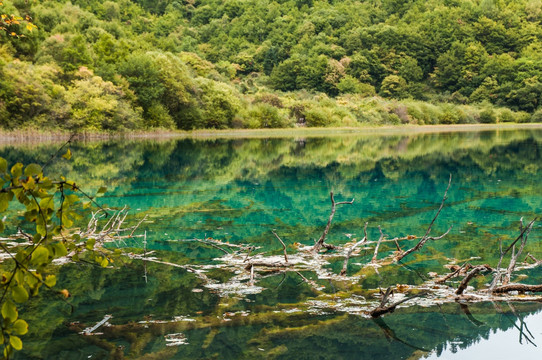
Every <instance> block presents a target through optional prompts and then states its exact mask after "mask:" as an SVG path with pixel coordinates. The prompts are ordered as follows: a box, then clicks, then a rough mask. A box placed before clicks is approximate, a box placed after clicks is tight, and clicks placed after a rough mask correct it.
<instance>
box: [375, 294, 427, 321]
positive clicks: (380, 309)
mask: <svg viewBox="0 0 542 360" xmlns="http://www.w3.org/2000/svg"><path fill="white" fill-rule="evenodd" d="M390 294H391V287H389V288H388V289H387V290H386V293H385V294H384V297H383V298H382V302H381V303H380V306H378V307H377V308H376V309H373V310H371V311H370V312H369V315H371V317H373V318H377V317H380V316H382V315H384V314H387V313H389V312H394V311H395V309H396V308H397V306H398V305H401V304H402V303H404V302H407V301H408V300H412V299H414V298H417V297H420V296H422V295H425V292H424V293H420V294H416V295H411V296H407V297H406V298H404V299H402V300H399V301H396V302H394V303H393V304H391V305H388V306H385V304H386V302H387V301H388V297H389V295H390Z"/></svg>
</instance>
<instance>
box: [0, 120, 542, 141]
mask: <svg viewBox="0 0 542 360" xmlns="http://www.w3.org/2000/svg"><path fill="white" fill-rule="evenodd" d="M495 130H502V131H509V130H542V124H540V123H537V124H512V123H505V124H459V125H394V126H392V125H387V126H375V125H365V126H359V127H329V128H321V127H320V128H317V127H315V128H307V127H293V128H288V129H226V130H216V129H207V130H194V131H181V130H153V131H131V132H117V133H107V132H85V133H80V134H76V135H75V136H74V137H73V140H74V141H83V142H85V141H100V140H110V139H126V140H138V139H151V140H167V139H172V138H194V139H213V138H286V137H328V136H348V135H352V136H360V135H396V134H416V133H419V134H429V133H445V132H479V131H495ZM72 135H73V134H71V133H70V132H67V131H51V132H48V131H39V130H14V131H0V144H16V143H20V142H25V143H33V142H35V143H46V142H61V141H68V140H69V139H70V138H71V137H72Z"/></svg>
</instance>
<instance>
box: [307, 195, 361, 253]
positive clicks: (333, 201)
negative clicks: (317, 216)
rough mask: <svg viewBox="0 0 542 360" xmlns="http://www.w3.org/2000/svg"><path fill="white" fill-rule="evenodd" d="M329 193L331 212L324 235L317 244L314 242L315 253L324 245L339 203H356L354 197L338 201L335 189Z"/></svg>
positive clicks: (313, 249) (313, 250)
mask: <svg viewBox="0 0 542 360" xmlns="http://www.w3.org/2000/svg"><path fill="white" fill-rule="evenodd" d="M329 194H330V197H331V213H330V214H329V219H328V221H327V224H326V227H325V229H324V232H323V233H322V236H320V239H318V241H317V242H316V244H314V246H313V248H312V250H311V251H312V252H313V253H315V254H317V253H318V251H320V248H321V247H322V246H323V245H324V241H325V240H326V236H327V233H328V232H329V228H330V227H331V221H332V220H333V216H334V215H335V210H336V207H337V205H343V204H353V203H354V199H352V201H340V202H338V203H336V202H335V198H334V197H333V191H331V192H330V193H329Z"/></svg>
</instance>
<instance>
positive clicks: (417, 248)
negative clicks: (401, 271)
mask: <svg viewBox="0 0 542 360" xmlns="http://www.w3.org/2000/svg"><path fill="white" fill-rule="evenodd" d="M451 184H452V174H450V179H449V180H448V186H447V187H446V191H445V192H444V196H443V197H442V202H441V203H440V207H439V208H438V210H437V213H436V214H435V216H434V217H433V220H431V223H430V224H429V227H428V228H427V231H426V232H425V235H424V236H423V237H422V238H421V240H420V241H419V242H418V244H416V246H414V247H413V248H410V249H408V250H407V251H404V252H402V253H400V254H398V255H397V256H396V258H395V261H397V262H399V261H401V260H402V259H403V258H404V257H405V256H407V255H409V254H410V253H413V252H414V251H418V250H419V249H421V248H422V247H423V246H424V245H425V243H426V242H427V240H438V239H442V238H443V237H444V236H446V235H448V233H449V232H450V230H452V226H450V228H449V229H448V230H447V231H446V232H445V233H444V234H442V235H440V236H438V237H430V236H429V233H430V232H431V228H432V227H433V224H434V223H435V221H436V220H437V217H438V216H439V214H440V212H441V210H442V208H443V207H444V202H445V201H446V200H447V199H448V190H449V189H450V185H451Z"/></svg>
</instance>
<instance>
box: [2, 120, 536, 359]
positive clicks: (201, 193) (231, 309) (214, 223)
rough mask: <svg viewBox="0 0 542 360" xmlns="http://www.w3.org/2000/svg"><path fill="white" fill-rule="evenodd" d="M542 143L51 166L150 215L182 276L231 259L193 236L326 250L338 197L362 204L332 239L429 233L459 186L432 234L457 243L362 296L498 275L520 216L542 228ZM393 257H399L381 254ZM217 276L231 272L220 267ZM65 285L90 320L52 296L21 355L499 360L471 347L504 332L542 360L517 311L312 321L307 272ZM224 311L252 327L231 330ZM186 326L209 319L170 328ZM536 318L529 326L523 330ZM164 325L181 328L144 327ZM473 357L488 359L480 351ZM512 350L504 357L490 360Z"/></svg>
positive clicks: (416, 145) (532, 328)
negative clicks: (222, 285) (231, 285)
mask: <svg viewBox="0 0 542 360" xmlns="http://www.w3.org/2000/svg"><path fill="white" fill-rule="evenodd" d="M541 144H542V131H535V130H532V131H531V130H529V131H527V130H521V131H489V132H472V133H445V134H412V135H389V136H376V135H374V134H371V135H368V136H359V135H356V136H352V135H349V136H337V137H321V138H318V137H316V138H312V137H306V138H297V139H296V138H284V139H282V138H274V139H212V140H191V139H183V140H167V141H138V142H124V141H107V142H89V143H76V144H75V145H73V146H72V153H73V160H72V161H70V162H67V161H64V160H63V159H57V160H56V161H54V162H53V163H52V164H51V165H50V166H49V170H50V171H51V172H53V173H63V174H67V175H68V177H70V178H73V179H75V180H76V181H77V182H78V183H80V184H84V185H83V186H84V187H85V188H87V189H89V191H90V192H92V190H93V189H97V188H99V187H100V186H103V185H106V186H108V188H109V192H108V193H107V194H106V196H105V197H104V198H103V199H101V201H103V202H106V203H108V204H109V205H111V206H119V207H121V206H123V205H125V204H127V205H128V206H130V208H131V209H132V217H133V218H140V217H142V216H144V215H148V216H149V218H150V220H151V221H150V222H148V223H145V224H144V225H143V226H142V228H141V231H147V234H148V244H147V247H148V250H149V251H156V253H155V255H156V256H160V257H161V258H164V259H165V260H167V261H170V262H173V263H177V264H187V263H201V264H207V263H212V262H213V258H215V257H217V256H219V255H221V252H220V251H219V250H217V249H215V248H212V247H202V246H200V245H199V244H197V243H194V242H189V241H185V240H187V239H192V238H194V237H197V238H205V237H213V238H217V239H221V240H226V241H230V242H232V243H238V242H243V243H250V244H253V245H256V246H260V247H261V248H262V251H270V252H273V251H276V252H277V254H280V251H281V249H280V247H277V242H276V241H275V240H274V238H273V235H272V233H271V230H272V229H276V231H277V232H278V233H279V234H280V236H281V238H282V239H283V240H284V241H285V243H286V246H287V248H288V249H289V251H292V250H293V249H294V248H295V246H296V245H295V243H305V244H310V243H312V239H315V238H317V237H318V236H320V234H321V231H322V227H323V226H324V225H325V223H326V221H327V216H328V215H329V191H330V190H334V192H335V194H337V195H336V196H337V200H338V201H341V200H349V199H351V198H352V197H353V198H355V199H356V202H355V203H354V204H353V205H352V206H348V207H341V208H340V209H339V210H338V211H337V214H336V216H335V218H334V223H333V226H332V228H331V231H330V233H329V235H328V239H329V241H330V242H331V243H344V242H346V241H349V240H353V239H355V238H356V237H357V238H358V239H359V237H360V235H361V234H362V229H363V225H364V223H365V222H366V221H367V222H369V229H368V230H369V237H370V238H371V239H377V238H378V235H379V233H378V228H377V226H378V225H380V226H381V227H382V229H383V231H384V232H385V233H386V234H389V235H390V236H407V235H410V234H419V233H422V234H423V232H424V231H425V229H426V227H427V224H428V222H429V221H430V220H431V218H432V216H433V215H434V211H435V208H436V207H438V205H439V203H440V199H441V196H442V192H443V190H444V188H445V187H446V184H447V180H448V176H449V174H450V173H452V174H453V183H452V188H451V189H450V192H449V200H448V202H447V205H446V207H445V209H444V210H443V213H442V215H441V216H440V217H439V220H438V223H437V224H436V225H435V228H434V231H435V233H438V232H444V231H445V230H446V229H447V228H448V227H449V226H450V225H454V229H453V231H452V233H451V234H450V235H449V236H448V237H447V238H446V241H437V242H432V243H430V244H428V246H427V248H426V249H425V250H424V252H423V253H422V254H421V255H420V256H419V257H417V258H415V259H412V260H411V261H409V262H408V263H407V264H405V265H404V266H401V267H399V266H393V267H383V268H381V269H379V273H378V275H375V273H374V272H373V273H367V274H363V275H364V276H363V277H360V280H359V284H357V285H359V288H360V289H363V290H367V289H375V288H378V287H382V288H386V287H388V286H391V285H396V284H398V283H407V284H419V283H421V282H423V281H425V280H426V279H427V277H428V275H427V274H428V273H429V272H431V271H436V272H442V271H443V267H442V265H443V264H444V263H447V262H448V261H449V260H450V259H456V260H457V263H463V262H465V261H466V259H469V258H472V257H477V259H474V261H475V262H476V261H484V262H487V263H490V264H493V265H494V264H495V263H496V262H497V261H498V256H499V252H498V239H502V240H503V241H504V242H505V243H506V241H509V240H510V239H513V238H515V236H516V235H517V226H518V220H519V218H520V217H521V216H524V217H525V218H527V219H530V218H533V217H534V216H535V215H537V214H539V212H540V209H541V208H542V183H541V182H540V180H539V179H540V175H542V169H541V164H542V161H541V160H542V154H541V151H540V150H541ZM55 150H56V145H53V144H51V145H25V144H19V145H17V146H14V145H8V146H4V147H3V148H1V149H0V155H1V156H3V157H6V158H8V159H9V160H11V161H21V162H24V163H31V162H37V163H45V162H47V161H48V160H49V158H50V154H52V153H54V152H55ZM17 219H18V218H17V214H13V216H12V218H11V219H10V221H12V223H14V224H16V222H17ZM540 230H541V228H540V226H539V227H537V228H536V229H534V230H533V233H532V234H531V238H530V240H529V241H530V243H529V245H528V249H526V250H525V252H526V253H527V252H530V253H531V254H533V255H534V256H535V257H536V258H538V259H540V258H542V243H541V242H540V238H541V231H540ZM466 239H467V241H466ZM123 246H128V247H133V248H136V249H141V248H143V247H144V244H143V243H142V242H141V240H137V241H133V242H131V243H130V242H128V243H127V244H125V245H123ZM393 250H394V248H393V246H389V247H388V246H387V245H383V246H382V249H381V250H380V254H382V256H384V255H385V254H386V253H389V252H391V251H393ZM367 256H370V254H367ZM341 261H342V259H340V260H339V261H337V263H336V264H335V263H332V264H331V268H333V269H335V267H337V272H338V271H339V270H340V267H341ZM352 263H353V264H352V265H351V267H350V268H349V271H352V272H356V271H358V270H359V269H360V266H358V265H355V261H352ZM74 274H75V275H74ZM212 275H213V276H215V277H218V278H220V277H223V278H226V277H227V275H226V274H223V273H221V272H220V271H219V270H216V271H215V272H214V273H213V274H212ZM522 275H524V276H527V280H526V282H528V283H539V282H540V281H542V274H541V273H540V272H539V271H538V270H532V271H529V272H525V273H524V274H522ZM58 278H59V283H62V284H63V285H64V286H65V287H66V288H68V289H70V292H71V293H72V294H73V297H72V298H71V300H70V301H71V302H72V304H73V305H74V306H75V312H74V313H73V314H71V313H69V311H67V310H66V309H63V308H62V305H58V304H57V303H55V302H53V301H51V299H49V298H47V295H43V296H44V297H43V298H41V299H38V301H41V303H40V305H39V306H37V307H36V308H32V309H30V310H29V312H28V314H29V321H31V322H32V326H31V333H30V334H29V335H28V336H27V337H26V339H25V349H24V351H23V352H22V353H20V355H19V356H20V358H53V357H54V356H56V355H58V354H62V356H61V357H60V358H62V357H63V358H66V359H73V358H88V357H89V356H92V357H93V358H99V357H102V358H107V357H109V356H112V355H111V354H113V351H112V350H111V349H116V348H117V347H118V346H124V349H125V350H123V353H125V354H126V356H127V357H128V356H129V357H131V358H138V357H143V356H145V354H150V353H152V354H155V355H156V354H163V355H161V356H162V357H164V358H168V357H170V358H209V359H210V358H221V359H227V358H231V359H238V358H265V357H275V358H278V359H293V358H295V359H299V358H308V359H309V358H310V359H316V358H333V359H335V358H338V357H342V358H373V359H380V358H393V359H407V358H411V359H415V358H421V357H424V356H429V357H430V358H435V357H436V356H441V358H445V359H447V358H449V357H451V356H459V354H463V353H464V354H466V355H462V356H461V358H463V359H464V358H469V357H470V358H487V357H488V356H485V355H487V354H489V352H487V351H488V350H470V349H478V346H481V344H485V343H486V342H491V345H487V346H489V347H493V348H495V349H496V348H497V347H496V346H497V345H493V344H494V343H493V342H492V341H493V340H492V339H494V338H495V339H497V340H496V341H497V342H498V344H499V345H501V344H503V343H504V340H503V338H504V337H505V338H506V339H507V340H509V342H510V339H512V340H513V341H512V342H513V343H517V342H518V336H519V333H520V331H521V334H522V335H521V336H522V337H521V340H522V343H523V345H521V346H520V347H516V346H515V345H513V344H510V343H508V345H506V346H507V349H512V348H513V349H514V351H515V354H516V355H517V354H521V357H522V358H529V357H531V358H532V355H533V354H539V353H538V351H539V350H538V349H539V347H536V348H535V347H534V346H533V345H532V344H528V343H529V340H530V341H532V342H534V343H535V344H537V345H539V346H540V347H542V345H540V344H538V342H537V341H539V339H538V337H539V335H540V333H541V330H540V328H539V326H538V325H537V322H540V313H539V310H540V307H539V305H538V304H517V305H513V306H514V310H512V309H511V308H510V307H509V306H508V305H506V304H501V305H499V304H497V305H495V306H494V305H492V304H476V305H472V306H468V307H466V305H464V304H463V305H460V304H447V305H446V306H442V307H440V308H439V307H433V308H417V307H412V308H404V309H399V310H397V311H396V313H394V314H390V315H389V316H386V317H385V318H383V319H379V320H375V321H373V320H371V319H365V318H363V317H360V316H352V315H347V314H336V313H328V314H322V313H309V312H307V311H303V310H299V309H298V311H297V312H296V310H295V309H296V307H299V308H301V305H302V304H303V303H305V302H306V301H307V300H309V299H311V298H312V297H314V293H313V291H312V290H311V288H310V287H308V286H307V285H306V284H305V283H301V284H300V283H299V281H300V279H299V277H298V276H297V275H296V274H279V275H276V276H274V277H271V276H270V277H269V278H268V279H266V281H267V282H266V283H265V284H266V285H265V286H266V288H267V290H265V291H264V292H262V293H260V294H256V295H253V296H249V297H247V299H246V300H239V299H235V298H234V297H233V298H228V299H220V298H219V297H218V296H217V295H216V294H214V293H212V292H210V291H208V290H205V291H202V292H199V290H200V289H201V288H202V286H201V283H200V282H199V281H198V279H197V278H196V277H195V276H193V274H190V273H188V272H187V271H185V270H183V269H174V268H169V267H164V266H159V265H158V264H143V263H141V262H138V261H128V262H127V263H126V264H123V266H122V267H121V268H120V269H114V270H112V269H105V270H104V269H99V268H94V267H89V266H86V265H73V266H69V267H66V268H64V269H62V270H61V271H60V274H59V276H58ZM326 286H327V288H326V291H328V292H329V293H330V294H336V293H339V292H340V291H341V289H340V288H335V287H334V286H336V284H333V283H329V284H326ZM194 289H198V290H197V291H193V290H194ZM360 291H361V290H360ZM43 304H46V305H43ZM36 309H45V311H40V312H38V311H37V310H36ZM275 311H277V312H275ZM108 313H112V314H113V319H112V324H113V325H116V326H117V327H115V326H113V327H111V328H108V329H104V336H103V337H102V338H99V339H98V340H99V341H98V340H96V338H93V337H92V338H89V337H82V336H80V335H78V334H77V331H75V330H74V329H75V328H76V325H69V326H66V324H70V323H74V322H81V323H83V324H85V325H92V324H94V323H96V322H98V321H100V320H101V319H102V318H103V315H104V314H108ZM225 313H233V314H236V315H235V316H232V319H231V321H226V320H225V319H224V314H225ZM244 313H247V314H249V315H247V316H244V315H242V314H244ZM174 316H185V317H186V316H189V317H191V318H193V319H194V320H195V321H194V322H193V323H189V324H188V325H187V324H185V323H183V322H179V323H170V321H171V319H172V318H173V317H174ZM523 317H524V320H525V322H524V324H522V323H521V322H520V321H519V320H518V318H523ZM148 319H157V320H163V321H165V322H166V323H164V324H161V325H160V324H157V325H156V326H155V325H152V324H143V325H142V324H140V323H139V322H141V321H146V320H148ZM138 324H139V325H138ZM191 324H192V325H191ZM525 325H527V326H525ZM145 326H147V327H145ZM527 328H528V330H529V331H528V330H527ZM175 331H177V332H183V333H185V335H186V336H187V341H188V343H189V344H188V345H182V346H179V347H175V348H171V347H167V348H166V345H165V340H164V335H166V334H168V333H173V332H175ZM504 334H506V335H504ZM510 334H512V335H510ZM486 338H488V339H489V340H484V339H486ZM260 349H264V351H262V350H260ZM454 351H455V354H454ZM469 351H477V352H474V353H473V355H470V352H469ZM480 351H485V352H483V353H482V352H480ZM504 353H505V350H499V351H498V352H493V353H491V354H492V356H491V358H492V359H498V358H499V356H500V355H501V354H504ZM480 354H483V356H481V357H480ZM119 356H120V355H119ZM156 356H158V355H156Z"/></svg>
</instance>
